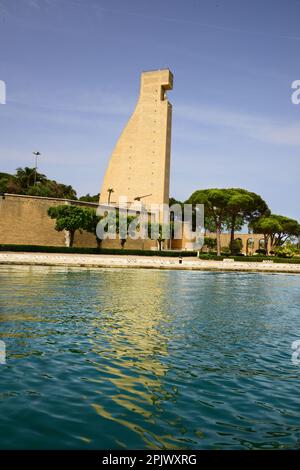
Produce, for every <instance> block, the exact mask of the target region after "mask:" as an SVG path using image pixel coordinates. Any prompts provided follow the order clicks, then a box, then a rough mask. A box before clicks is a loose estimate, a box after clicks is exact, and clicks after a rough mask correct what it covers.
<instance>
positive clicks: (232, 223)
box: [230, 217, 235, 255]
mask: <svg viewBox="0 0 300 470" xmlns="http://www.w3.org/2000/svg"><path fill="white" fill-rule="evenodd" d="M234 231H235V217H233V218H232V221H231V230H230V252H231V254H232V255H233V254H234V253H233V249H234Z"/></svg>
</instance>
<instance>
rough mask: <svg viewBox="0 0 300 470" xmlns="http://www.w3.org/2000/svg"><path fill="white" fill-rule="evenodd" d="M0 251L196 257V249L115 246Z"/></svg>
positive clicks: (1, 247) (20, 247) (11, 247)
mask: <svg viewBox="0 0 300 470" xmlns="http://www.w3.org/2000/svg"><path fill="white" fill-rule="evenodd" d="M0 251H12V252H20V251H21V252H28V253H80V254H94V255H99V254H103V255H129V256H163V257H166V258H178V257H181V258H184V257H196V256H197V253H196V252H195V251H182V252H181V251H161V252H159V251H155V250H126V249H119V250H118V249H115V248H101V249H100V250H99V249H98V248H83V247H66V246H40V245H0Z"/></svg>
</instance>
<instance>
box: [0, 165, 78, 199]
mask: <svg viewBox="0 0 300 470" xmlns="http://www.w3.org/2000/svg"><path fill="white" fill-rule="evenodd" d="M34 183H35V168H29V167H25V168H17V170H16V173H15V174H14V175H10V174H8V173H0V192H4V193H10V194H28V195H29V196H43V197H55V198H59V199H77V197H76V191H75V189H74V188H73V187H72V186H70V185H65V184H63V183H57V182H56V181H54V180H49V179H48V178H47V177H46V176H45V175H43V174H42V173H38V172H37V173H36V184H34Z"/></svg>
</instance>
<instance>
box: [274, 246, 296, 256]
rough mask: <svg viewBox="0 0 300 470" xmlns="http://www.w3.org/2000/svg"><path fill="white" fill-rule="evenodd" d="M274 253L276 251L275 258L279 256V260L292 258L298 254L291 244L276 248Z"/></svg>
mask: <svg viewBox="0 0 300 470" xmlns="http://www.w3.org/2000/svg"><path fill="white" fill-rule="evenodd" d="M274 251H275V256H279V258H292V257H293V256H294V255H295V252H296V250H295V249H294V247H293V245H292V244H289V243H287V244H286V245H283V246H279V247H277V248H275V250H274Z"/></svg>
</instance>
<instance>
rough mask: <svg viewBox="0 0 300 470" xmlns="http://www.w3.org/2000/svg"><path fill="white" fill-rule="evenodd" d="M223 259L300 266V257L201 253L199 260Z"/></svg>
mask: <svg viewBox="0 0 300 470" xmlns="http://www.w3.org/2000/svg"><path fill="white" fill-rule="evenodd" d="M223 258H229V259H234V260H235V261H241V262H244V261H245V262H247V263H249V262H251V263H260V262H262V261H273V262H274V263H288V264H300V257H295V258H280V257H274V256H271V257H270V256H224V255H222V256H217V255H216V254H209V253H200V255H199V259H203V260H214V261H223Z"/></svg>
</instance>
